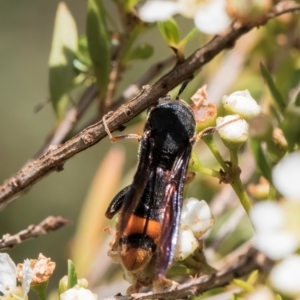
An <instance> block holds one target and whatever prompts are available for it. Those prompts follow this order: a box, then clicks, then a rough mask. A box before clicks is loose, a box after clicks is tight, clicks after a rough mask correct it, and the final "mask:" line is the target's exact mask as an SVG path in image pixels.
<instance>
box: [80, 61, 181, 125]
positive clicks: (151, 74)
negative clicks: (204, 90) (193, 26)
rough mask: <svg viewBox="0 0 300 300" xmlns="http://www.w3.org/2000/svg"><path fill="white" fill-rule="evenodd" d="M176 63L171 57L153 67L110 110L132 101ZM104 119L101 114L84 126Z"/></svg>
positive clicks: (130, 86) (129, 87)
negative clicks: (146, 86) (144, 87)
mask: <svg viewBox="0 0 300 300" xmlns="http://www.w3.org/2000/svg"><path fill="white" fill-rule="evenodd" d="M174 62H175V56H171V57H169V58H167V59H165V60H163V61H160V62H158V63H155V64H154V65H152V66H151V67H150V68H149V69H148V70H147V71H146V72H145V73H144V74H143V75H142V76H141V77H140V78H139V79H138V80H137V81H136V82H134V83H132V84H130V85H129V86H128V88H127V89H126V90H125V91H124V92H123V93H122V94H121V95H120V96H119V97H118V98H117V99H116V100H115V101H114V102H113V103H112V104H111V106H110V107H109V108H108V109H109V110H115V109H117V108H118V107H119V106H120V105H122V104H124V103H126V102H128V101H129V100H130V99H132V98H133V97H135V96H137V95H138V94H139V93H140V92H141V91H142V88H143V86H144V85H146V84H148V83H149V82H150V81H151V80H153V79H154V78H155V77H157V76H158V75H159V74H160V73H161V72H162V71H163V70H164V69H166V68H167V67H169V66H171V64H172V63H174ZM102 117H103V115H102V114H101V113H98V114H97V115H96V116H95V117H94V118H92V119H91V120H90V121H89V122H88V125H86V126H84V127H83V128H86V127H87V126H90V125H92V124H94V123H96V122H98V121H99V120H101V118H102Z"/></svg>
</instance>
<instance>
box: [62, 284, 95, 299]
mask: <svg viewBox="0 0 300 300" xmlns="http://www.w3.org/2000/svg"><path fill="white" fill-rule="evenodd" d="M59 299H60V300H74V299H77V300H97V299H98V296H97V295H96V294H93V293H92V292H91V291H90V290H87V289H84V288H82V287H79V286H78V285H75V286H74V287H73V288H71V289H69V290H67V291H65V292H64V293H62V294H60V297H59Z"/></svg>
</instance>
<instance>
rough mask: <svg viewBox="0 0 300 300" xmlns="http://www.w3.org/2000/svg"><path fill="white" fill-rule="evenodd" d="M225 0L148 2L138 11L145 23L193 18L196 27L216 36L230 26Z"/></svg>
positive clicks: (164, 0)
mask: <svg viewBox="0 0 300 300" xmlns="http://www.w3.org/2000/svg"><path fill="white" fill-rule="evenodd" d="M225 8H226V0H177V1H168V0H150V1H147V2H146V3H145V4H144V5H143V6H142V7H141V8H140V10H139V15H140V18H141V19H142V20H143V21H145V22H155V21H166V20H167V19H169V18H170V17H172V16H173V15H175V14H181V15H183V16H184V17H187V18H194V21H195V25H196V27H197V28H198V29H199V30H200V31H202V32H204V33H207V34H217V33H219V32H220V31H222V30H224V29H226V28H227V27H228V26H229V25H230V18H229V17H228V15H227V13H226V9H225Z"/></svg>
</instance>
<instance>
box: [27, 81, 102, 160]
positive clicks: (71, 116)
mask: <svg viewBox="0 0 300 300" xmlns="http://www.w3.org/2000/svg"><path fill="white" fill-rule="evenodd" d="M97 95H98V88H97V86H96V84H93V85H91V86H90V87H88V88H87V89H86V91H85V92H84V94H83V95H82V97H81V99H80V100H79V102H78V104H76V105H75V106H73V107H72V108H71V109H70V110H69V111H68V112H67V114H66V116H65V118H64V120H63V121H62V122H61V123H60V124H59V126H58V127H57V128H56V130H55V131H54V132H53V133H52V134H50V136H49V137H48V138H47V140H46V141H45V143H44V145H43V146H42V147H41V148H40V149H39V150H38V151H37V153H36V154H35V155H34V156H33V158H32V159H31V160H33V159H36V158H38V157H39V156H40V155H42V154H43V153H45V151H46V150H47V149H48V148H49V147H50V145H51V146H58V145H60V144H61V142H62V141H63V140H64V139H65V138H66V136H67V135H68V134H69V133H70V132H71V131H72V129H73V128H74V126H75V125H76V124H77V122H78V121H79V120H80V118H81V117H82V115H83V114H84V112H85V111H86V109H87V108H88V107H89V106H90V104H91V103H92V102H93V100H94V99H95V98H96V96H97ZM28 163H29V162H28ZM28 163H27V164H28Z"/></svg>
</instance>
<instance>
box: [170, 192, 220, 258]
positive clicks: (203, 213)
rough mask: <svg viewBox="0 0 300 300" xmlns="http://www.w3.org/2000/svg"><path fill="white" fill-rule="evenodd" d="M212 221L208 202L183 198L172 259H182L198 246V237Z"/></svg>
mask: <svg viewBox="0 0 300 300" xmlns="http://www.w3.org/2000/svg"><path fill="white" fill-rule="evenodd" d="M213 223H214V218H213V216H212V214H211V211H210V208H209V206H208V204H207V203H206V202H205V201H204V200H201V201H199V200H198V199H195V198H189V199H186V200H184V202H183V206H182V211H181V222H180V227H179V234H178V240H177V247H176V253H175V257H174V260H183V259H185V258H187V257H188V256H189V255H191V254H192V253H193V252H194V251H195V250H196V248H197V247H198V245H199V243H198V240H197V239H198V238H200V237H201V236H202V235H203V234H204V233H205V232H206V231H207V230H208V229H210V228H211V226H212V225H213Z"/></svg>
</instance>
